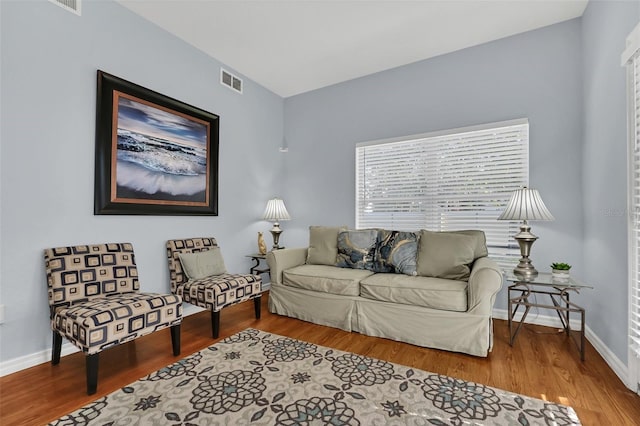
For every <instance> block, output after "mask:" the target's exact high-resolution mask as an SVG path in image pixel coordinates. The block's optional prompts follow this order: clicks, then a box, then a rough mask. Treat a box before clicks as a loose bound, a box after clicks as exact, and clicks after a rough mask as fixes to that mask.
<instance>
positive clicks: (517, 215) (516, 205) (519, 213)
mask: <svg viewBox="0 0 640 426" xmlns="http://www.w3.org/2000/svg"><path fill="white" fill-rule="evenodd" d="M498 220H522V225H520V232H519V233H517V234H516V235H514V238H515V239H516V241H517V242H518V245H519V246H520V255H521V256H522V257H521V258H520V262H519V263H518V266H516V267H515V269H514V270H513V273H514V274H516V275H518V276H522V277H524V278H533V277H535V276H537V275H538V271H537V270H536V268H534V266H533V264H532V263H531V259H529V255H530V254H531V246H532V245H533V243H534V242H535V241H536V240H537V239H538V237H536V236H535V235H533V234H532V233H531V227H530V226H529V223H528V221H529V220H554V219H553V216H552V215H551V213H550V212H549V210H548V209H547V206H545V205H544V202H542V198H540V194H539V193H538V190H537V189H531V188H527V187H526V186H525V187H524V188H521V189H517V190H516V191H515V192H514V193H513V194H512V195H511V199H510V200H509V204H507V207H506V208H505V210H504V212H502V214H501V215H500V217H499V218H498Z"/></svg>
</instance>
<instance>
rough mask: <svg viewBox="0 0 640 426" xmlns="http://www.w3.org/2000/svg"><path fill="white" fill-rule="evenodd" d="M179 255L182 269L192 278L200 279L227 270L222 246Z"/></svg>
mask: <svg viewBox="0 0 640 426" xmlns="http://www.w3.org/2000/svg"><path fill="white" fill-rule="evenodd" d="M178 256H179V257H180V264H181V265H182V269H183V270H184V273H185V274H186V275H187V278H189V279H190V280H199V279H201V278H205V277H210V276H212V275H220V274H224V273H226V272H227V268H226V267H225V266H224V259H223V258H222V253H221V252H220V247H212V248H211V249H209V250H205V251H199V252H195V253H179V254H178Z"/></svg>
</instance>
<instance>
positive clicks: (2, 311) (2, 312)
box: [0, 305, 4, 324]
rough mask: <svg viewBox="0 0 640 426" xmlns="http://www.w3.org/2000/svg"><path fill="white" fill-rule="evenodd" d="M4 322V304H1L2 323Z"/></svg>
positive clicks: (0, 321) (0, 318) (0, 319)
mask: <svg viewBox="0 0 640 426" xmlns="http://www.w3.org/2000/svg"><path fill="white" fill-rule="evenodd" d="M2 323H4V305H0V324H2Z"/></svg>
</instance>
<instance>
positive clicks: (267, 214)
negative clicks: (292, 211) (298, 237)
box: [262, 198, 291, 222]
mask: <svg viewBox="0 0 640 426" xmlns="http://www.w3.org/2000/svg"><path fill="white" fill-rule="evenodd" d="M262 219H264V220H268V221H270V222H279V221H281V220H290V219H291V216H289V212H288V211H287V208H286V207H285V206H284V201H282V200H281V199H280V198H273V199H271V200H269V202H268V203H267V208H266V209H265V210H264V215H262Z"/></svg>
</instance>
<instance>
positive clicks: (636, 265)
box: [622, 24, 640, 394]
mask: <svg viewBox="0 0 640 426" xmlns="http://www.w3.org/2000/svg"><path fill="white" fill-rule="evenodd" d="M622 62H623V65H626V66H627V76H628V84H627V87H628V95H627V99H628V110H629V120H628V121H629V132H628V133H629V169H628V170H629V201H628V204H629V211H630V212H631V214H630V215H629V384H630V385H631V387H632V388H633V389H634V390H636V392H638V393H639V394H640V24H639V25H638V26H636V28H635V29H634V30H633V31H632V32H631V35H629V37H628V38H627V49H626V50H625V52H624V53H623V54H622Z"/></svg>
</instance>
